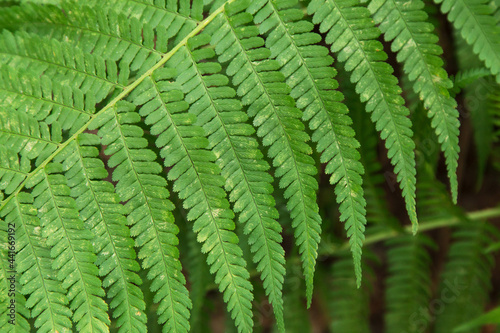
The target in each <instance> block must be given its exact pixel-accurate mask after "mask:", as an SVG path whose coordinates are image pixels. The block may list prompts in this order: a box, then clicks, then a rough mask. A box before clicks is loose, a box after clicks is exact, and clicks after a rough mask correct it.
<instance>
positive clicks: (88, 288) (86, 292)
mask: <svg viewBox="0 0 500 333" xmlns="http://www.w3.org/2000/svg"><path fill="white" fill-rule="evenodd" d="M61 171H62V167H61V165H60V164H57V163H50V164H48V165H47V166H46V167H45V168H43V169H41V170H40V171H38V172H37V174H36V175H35V176H34V177H33V178H31V179H30V180H29V182H28V187H29V188H33V192H32V193H33V196H34V199H35V201H34V206H35V207H36V208H37V209H38V212H39V218H40V225H41V228H42V237H46V238H47V245H48V246H49V247H50V254H51V257H52V258H53V259H54V260H53V264H52V268H53V269H54V270H56V271H57V279H58V280H59V281H61V282H62V287H63V288H64V289H66V290H67V297H68V300H69V301H70V307H71V310H72V311H73V318H72V319H73V321H74V322H75V323H76V329H77V330H78V331H94V330H96V331H99V332H108V331H109V328H108V325H109V323H110V321H109V318H108V315H107V313H106V311H107V308H108V307H107V305H106V303H105V302H104V301H103V300H102V299H101V297H103V296H104V291H103V290H102V288H101V282H100V280H99V278H98V277H97V274H98V269H97V267H96V266H95V265H94V261H95V255H94V254H93V251H92V244H91V239H92V238H93V236H92V233H91V232H90V231H88V230H86V229H85V228H84V225H83V221H82V220H80V219H79V217H78V211H77V210H76V204H75V201H74V200H73V198H71V197H70V196H69V195H70V189H69V187H68V186H67V185H66V179H65V178H64V176H63V175H62V174H60V173H61ZM41 212H44V214H40V213H41Z"/></svg>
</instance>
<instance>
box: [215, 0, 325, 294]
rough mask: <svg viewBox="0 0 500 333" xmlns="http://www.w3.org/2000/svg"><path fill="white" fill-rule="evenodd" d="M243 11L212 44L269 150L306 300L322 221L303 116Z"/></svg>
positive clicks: (231, 13)
mask: <svg viewBox="0 0 500 333" xmlns="http://www.w3.org/2000/svg"><path fill="white" fill-rule="evenodd" d="M246 6H248V3H246V2H236V3H235V4H234V7H232V8H230V9H229V10H228V16H227V17H226V18H224V17H222V16H221V17H220V18H219V20H220V21H219V22H220V23H219V24H218V25H217V26H218V27H220V30H217V31H216V32H214V33H213V37H212V43H213V44H215V45H216V47H215V51H216V52H217V53H218V55H219V57H218V60H219V61H220V62H229V64H228V68H227V71H226V73H227V74H228V75H229V76H230V77H232V83H233V85H235V86H237V89H236V93H237V95H238V96H239V97H240V98H241V102H242V104H243V105H244V106H248V109H247V114H248V116H250V117H251V118H253V124H254V126H256V127H257V136H258V137H260V138H261V139H262V143H263V145H264V146H269V150H268V153H267V156H268V157H269V158H270V159H272V161H273V167H274V168H275V169H276V172H275V176H277V177H279V178H281V179H280V187H281V188H284V189H285V194H284V195H285V198H286V199H287V200H288V203H287V208H288V210H289V212H290V215H291V217H292V221H293V222H292V226H293V228H294V229H295V238H296V244H297V246H298V247H299V252H300V253H301V256H302V262H303V269H304V275H305V277H306V288H307V294H308V297H309V299H310V298H311V296H312V286H313V276H314V270H315V264H316V258H317V248H318V243H319V234H320V231H321V229H320V228H321V217H320V216H319V214H318V207H317V204H316V194H315V191H316V189H317V187H318V185H317V182H316V180H315V179H314V177H313V176H314V175H315V173H316V171H315V168H314V162H313V160H312V158H311V157H310V156H308V155H309V154H311V153H312V150H311V148H310V147H309V145H308V144H307V143H306V142H307V141H308V140H309V136H308V135H307V134H306V133H305V132H304V131H303V130H304V125H303V124H302V122H301V121H300V118H301V116H302V112H301V111H300V110H298V109H297V108H296V107H295V103H294V101H293V99H292V98H291V97H290V96H289V95H288V94H287V92H288V91H289V88H288V87H287V85H286V83H285V80H284V77H283V75H282V74H281V73H279V72H278V70H279V64H278V63H277V62H275V61H273V60H269V59H267V58H268V57H269V55H270V53H269V50H267V49H265V48H263V47H262V46H263V45H264V41H263V40H262V39H261V38H259V37H257V34H258V30H257V28H255V27H252V26H251V25H249V22H251V16H249V15H248V14H246V13H242V12H241V11H242V10H243V9H244V8H245V7H246ZM221 21H222V22H221ZM224 21H227V22H228V23H229V24H228V23H226V22H224ZM215 22H217V21H215ZM240 39H241V41H240ZM299 198H302V199H303V201H301V200H300V199H299ZM280 289H281V287H280Z"/></svg>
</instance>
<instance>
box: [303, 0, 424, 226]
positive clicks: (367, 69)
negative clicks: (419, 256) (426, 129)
mask: <svg viewBox="0 0 500 333" xmlns="http://www.w3.org/2000/svg"><path fill="white" fill-rule="evenodd" d="M307 10H308V13H310V14H313V15H314V16H313V22H314V23H315V24H319V29H320V31H321V32H325V33H327V36H326V39H325V41H326V43H328V44H332V47H331V50H332V51H333V52H337V53H338V60H339V61H341V62H345V64H344V67H345V69H346V71H349V72H352V73H351V81H352V82H355V83H356V92H357V93H358V94H359V95H360V99H361V101H362V102H367V103H366V111H367V112H370V113H371V119H372V121H373V122H374V123H375V124H376V128H377V130H378V131H379V132H380V137H381V138H382V139H383V140H385V146H386V148H387V149H388V153H387V155H388V157H389V158H390V160H391V163H392V164H393V166H394V171H395V173H396V175H397V180H398V182H399V184H400V188H401V190H402V194H403V197H404V199H405V203H406V210H407V211H408V214H409V216H410V220H411V222H412V224H413V230H414V232H415V231H416V230H417V215H416V211H415V183H416V179H415V174H416V171H415V154H414V152H413V149H414V148H415V144H414V142H413V140H412V139H411V136H412V135H413V132H412V130H411V121H410V120H409V119H408V118H407V116H408V115H409V111H408V109H407V108H406V107H404V105H403V103H404V101H403V98H402V97H401V96H400V94H401V89H400V88H399V86H398V85H397V82H398V80H397V78H396V77H394V76H393V75H392V72H393V69H392V68H391V66H390V65H389V64H388V63H386V62H384V60H386V59H387V55H386V54H385V53H384V52H383V51H382V50H383V47H382V44H381V43H380V42H379V41H378V40H376V38H378V36H379V35H380V31H379V30H378V29H377V28H376V27H375V26H374V24H373V21H372V20H371V18H370V12H369V11H368V9H366V8H365V7H362V6H360V5H359V1H358V0H352V1H350V0H349V1H347V0H335V1H334V0H313V1H311V3H310V4H309V6H308V9H307Z"/></svg>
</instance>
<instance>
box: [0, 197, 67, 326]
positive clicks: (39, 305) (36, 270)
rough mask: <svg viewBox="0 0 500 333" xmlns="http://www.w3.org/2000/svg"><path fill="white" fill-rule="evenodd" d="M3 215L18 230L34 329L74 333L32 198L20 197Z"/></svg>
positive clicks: (21, 267)
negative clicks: (33, 318)
mask: <svg viewBox="0 0 500 333" xmlns="http://www.w3.org/2000/svg"><path fill="white" fill-rule="evenodd" d="M1 215H4V219H5V221H4V222H3V223H5V225H6V226H7V225H11V224H12V225H14V226H15V227H16V246H17V247H18V249H19V250H18V251H19V252H18V253H17V255H16V262H17V273H18V274H19V275H18V277H19V282H20V284H21V289H20V292H21V293H22V294H24V295H29V297H28V300H27V302H26V307H28V308H29V309H31V315H32V316H33V317H37V319H36V321H35V327H36V328H37V329H38V332H40V333H46V332H54V331H58V332H61V333H63V332H71V331H72V323H71V319H70V318H71V315H72V312H71V310H70V309H69V307H68V299H67V297H66V292H65V290H64V289H63V288H62V286H61V283H60V282H59V281H58V280H57V279H56V276H55V273H54V272H55V271H54V270H53V269H52V263H53V259H52V258H51V256H50V251H49V249H48V248H47V247H46V246H45V244H44V239H43V238H42V237H41V227H40V220H39V219H38V217H37V211H36V209H35V208H34V207H33V197H32V196H31V195H30V194H28V193H20V194H19V195H18V196H17V197H16V198H15V199H14V200H13V201H10V202H9V204H8V205H7V206H5V207H4V208H3V209H2V211H1ZM33 258H38V260H33ZM27 331H28V330H27Z"/></svg>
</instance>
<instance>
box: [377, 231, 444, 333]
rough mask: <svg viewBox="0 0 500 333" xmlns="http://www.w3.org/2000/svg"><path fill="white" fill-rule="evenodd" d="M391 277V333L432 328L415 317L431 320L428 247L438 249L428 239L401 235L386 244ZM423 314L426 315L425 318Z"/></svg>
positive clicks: (387, 296) (387, 324)
mask: <svg viewBox="0 0 500 333" xmlns="http://www.w3.org/2000/svg"><path fill="white" fill-rule="evenodd" d="M386 244H387V246H388V247H389V249H388V251H387V261H388V275H389V276H388V277H387V280H386V284H387V286H386V288H387V289H386V292H385V304H386V309H387V310H386V311H387V312H386V314H385V318H384V320H385V327H386V332H388V333H400V332H419V331H424V330H425V328H426V327H427V326H428V325H429V322H428V321H427V322H426V323H425V325H424V324H423V323H422V320H415V316H416V315H418V316H423V317H427V316H428V314H427V313H426V312H425V311H428V304H429V301H430V296H431V278H430V264H431V259H430V256H429V253H428V252H427V247H429V248H433V247H435V244H434V242H433V241H432V240H431V239H430V238H428V237H427V236H425V235H422V234H419V235H401V236H398V237H396V238H394V239H392V240H390V241H387V242H386ZM421 311H424V314H422V312H421Z"/></svg>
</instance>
